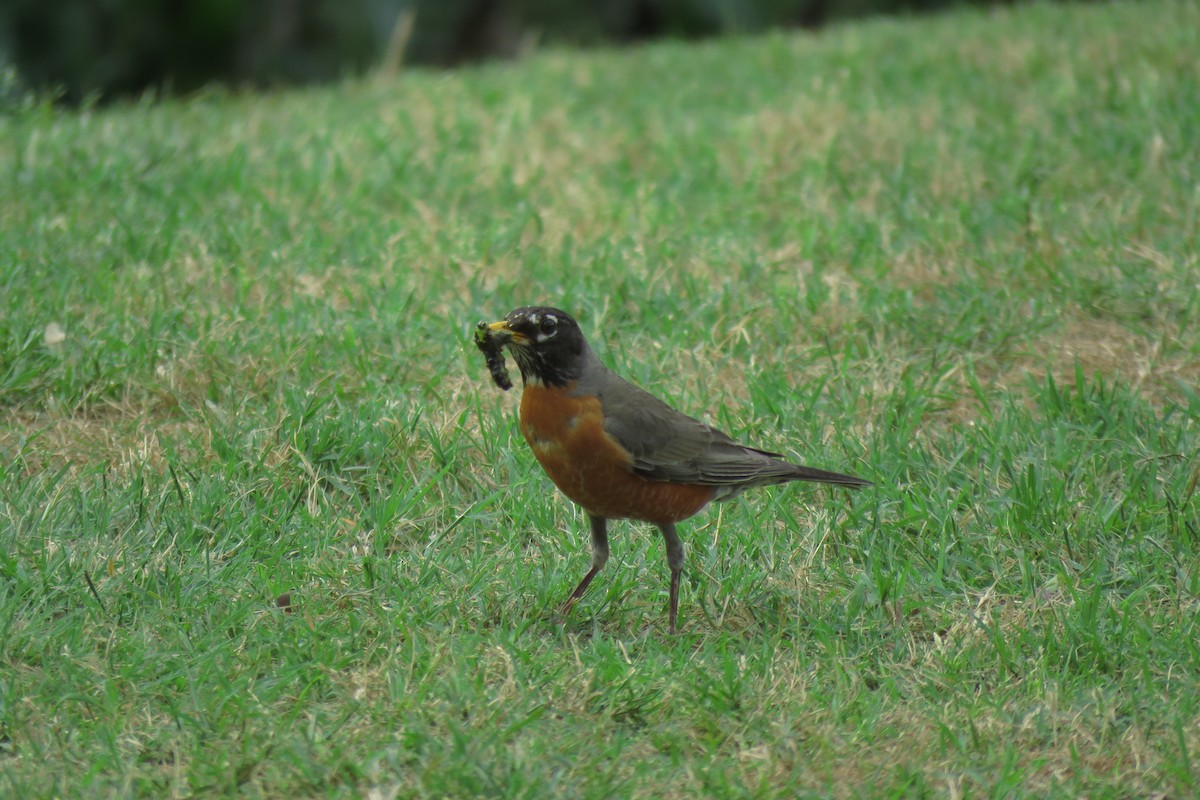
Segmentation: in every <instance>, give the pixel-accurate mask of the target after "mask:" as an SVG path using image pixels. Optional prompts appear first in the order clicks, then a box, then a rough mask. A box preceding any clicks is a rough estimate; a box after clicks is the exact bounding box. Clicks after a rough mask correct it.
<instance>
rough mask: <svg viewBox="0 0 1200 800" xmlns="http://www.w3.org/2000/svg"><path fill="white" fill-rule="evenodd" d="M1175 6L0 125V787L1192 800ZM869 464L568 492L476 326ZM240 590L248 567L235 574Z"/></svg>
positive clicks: (737, 429) (12, 115)
mask: <svg viewBox="0 0 1200 800" xmlns="http://www.w3.org/2000/svg"><path fill="white" fill-rule="evenodd" d="M1197 52H1200V6H1197V5H1196V4H1194V3H1191V2H1182V0H1180V1H1170V0H1156V1H1155V2H1140V3H1136V2H1126V3H1114V4H1095V5H1077V6H1059V7H1052V6H1048V5H1041V4H1034V5H1025V6H1021V7H1018V8H1016V9H1011V10H1004V11H999V12H994V13H983V12H965V11H964V12H958V13H953V14H949V15H945V16H938V17H926V18H915V19H907V20H879V21H871V22H866V23H862V24H855V25H845V26H839V27H835V28H833V29H830V30H828V31H827V32H824V33H821V34H819V35H810V34H802V33H776V34H770V35H765V36H758V37H745V38H736V39H728V40H721V41H711V42H702V43H693V44H684V43H661V44H654V45H647V46H644V47H638V48H632V49H627V50H598V51H591V52H583V53H580V52H567V51H558V50H553V49H547V50H542V51H538V52H534V53H532V54H530V55H529V56H528V57H527V58H525V59H523V60H522V61H520V62H518V63H514V64H502V65H490V66H483V67H478V68H473V69H468V70H463V71H459V72H454V73H439V72H424V71H411V72H405V73H403V74H400V75H398V76H394V77H390V78H384V77H369V78H361V79H349V80H346V81H344V82H342V83H339V84H338V85H334V86H328V87H321V88H314V89H307V90H302V91H289V92H279V93H270V94H260V93H259V94H256V93H249V92H236V91H221V90H213V91H210V92H206V93H204V94H202V95H199V96H195V97H190V98H186V99H183V100H168V101H153V100H150V99H147V100H146V101H144V102H138V103H131V104H128V105H124V106H119V107H113V108H104V109H88V110H82V111H75V112H67V111H60V110H56V109H54V108H53V107H51V106H50V105H48V104H46V103H45V102H42V101H39V100H38V99H37V98H29V99H26V100H20V99H12V98H10V100H9V101H8V103H7V105H6V106H5V107H4V109H3V113H2V114H0V796H5V797H13V798H38V797H87V798H93V797H129V796H140V797H153V798H164V797H191V796H222V795H234V794H237V795H240V796H247V797H270V798H277V797H289V798H303V797H347V798H349V797H370V798H408V797H431V798H432V797H480V796H493V797H504V798H541V797H583V798H601V797H647V798H649V797H654V798H676V797H709V796H711V797H797V796H799V797H834V798H843V797H864V798H867V797H869V798H888V797H921V796H945V797H952V798H976V797H1039V798H1041V797H1064V798H1066V797H1079V796H1087V797H1090V798H1118V797H1122V798H1123V797H1130V796H1139V797H1185V796H1189V795H1193V794H1195V793H1196V792H1198V791H1200V786H1198V784H1200V763H1197V759H1200V631H1198V630H1197V612H1198V611H1200V510H1198V506H1200V497H1197V483H1198V481H1200V462H1198V461H1197V456H1198V453H1200V392H1198V391H1197V381H1198V379H1200V327H1198V326H1197V322H1196V321H1197V320H1198V319H1200V255H1198V254H1200V241H1198V233H1200V147H1198V146H1197V143H1198V142H1200V66H1198V63H1200V62H1198V61H1197V58H1196V53H1197ZM535 303H536V304H550V305H555V306H559V307H561V308H563V309H566V310H568V311H570V312H571V313H573V314H575V315H576V316H577V317H578V318H579V320H580V323H581V325H582V327H583V329H584V332H585V334H586V335H587V336H588V337H589V339H590V341H591V342H592V344H593V346H594V347H595V349H596V350H597V352H598V353H599V354H600V355H601V357H602V358H603V359H604V360H605V361H606V362H607V363H608V364H609V365H610V366H612V367H613V368H614V369H616V370H617V371H618V372H620V373H621V374H623V375H625V376H626V377H628V378H630V379H632V380H634V381H636V382H638V383H640V384H642V385H643V386H645V387H647V388H649V389H651V390H652V391H654V392H655V393H657V394H659V395H660V396H662V397H664V398H665V399H667V400H669V401H670V402H671V403H672V404H673V405H675V406H676V407H678V408H680V409H682V410H684V411H686V412H688V413H690V414H693V415H696V416H699V417H701V418H703V419H705V420H707V421H710V422H711V423H712V424H715V425H718V426H719V427H721V428H723V429H725V430H727V431H729V432H730V433H731V434H732V435H734V436H735V437H736V438H738V439H740V440H744V441H746V442H748V443H752V444H754V445H756V446H758V447H762V448H765V449H768V450H775V451H779V452H782V453H786V454H788V456H789V457H790V458H793V459H794V460H797V461H800V462H802V463H806V464H809V465H812V466H817V467H823V468H826V469H832V470H836V471H840V472H851V473H853V474H857V475H861V476H862V477H865V478H868V479H870V480H873V481H874V482H875V484H876V485H875V486H874V487H872V488H869V489H865V490H862V491H859V492H849V491H846V490H842V489H833V488H828V487H814V486H806V485H791V486H786V487H775V488H771V489H765V490H759V491H756V492H754V493H751V494H747V495H745V496H743V497H742V498H740V499H738V500H737V501H735V502H733V503H729V504H723V505H719V506H715V507H712V508H710V509H709V510H707V511H705V512H704V513H702V514H701V515H699V516H698V517H696V518H694V519H693V520H690V521H689V522H687V523H684V524H682V525H681V534H682V536H683V539H684V542H685V545H686V547H687V565H686V567H685V571H684V585H683V590H682V601H681V609H680V627H681V631H680V633H679V634H678V635H675V636H671V635H669V634H668V633H667V629H666V628H667V626H666V588H667V567H666V562H665V556H664V554H663V547H662V541H661V537H659V536H658V534H657V532H656V531H654V529H653V528H650V527H647V526H643V525H634V524H630V523H626V522H617V523H614V524H613V525H612V526H611V529H610V535H611V539H612V545H613V559H612V561H610V562H609V566H608V568H607V569H606V570H605V571H603V572H602V573H601V574H600V575H599V577H598V578H597V579H596V581H595V583H593V584H592V587H591V589H590V590H589V592H588V594H587V595H586V596H585V597H584V598H583V600H582V601H581V602H580V603H579V604H578V605H577V606H576V607H575V608H574V610H573V611H572V612H571V614H570V615H569V617H567V618H566V619H565V621H564V620H562V619H561V618H560V617H559V616H558V614H557V607H558V605H559V604H560V603H561V601H562V600H563V599H564V598H565V597H566V595H567V594H568V593H569V592H570V590H571V589H572V588H573V587H574V585H575V583H576V582H577V581H578V580H579V578H580V577H581V576H582V575H583V573H584V572H585V571H586V569H587V566H588V562H589V546H588V536H587V524H586V520H585V519H584V518H583V516H582V515H581V513H580V512H579V511H578V510H577V509H575V508H574V507H572V506H571V504H570V503H569V502H568V501H567V500H565V499H564V498H563V497H562V496H561V495H560V494H558V493H557V492H556V490H555V489H554V487H553V486H552V485H551V484H550V482H549V481H548V479H547V478H546V477H545V476H544V474H543V473H542V472H541V470H540V468H539V467H538V465H537V463H536V461H535V460H534V458H533V456H532V454H531V452H530V451H529V449H528V447H527V446H526V444H525V442H524V441H523V439H522V438H521V436H520V433H519V432H518V430H517V427H516V404H517V398H518V396H519V390H518V389H514V390H513V391H512V392H509V393H504V392H502V391H500V390H499V389H498V388H497V387H496V386H494V385H493V384H492V382H491V381H490V379H489V376H488V372H487V369H486V367H485V365H484V362H483V359H482V357H481V356H480V354H479V353H478V352H477V351H476V350H475V348H474V346H473V345H472V342H471V334H472V331H473V328H474V325H475V323H476V322H477V321H478V320H480V319H484V320H495V319H499V318H501V317H502V316H503V315H504V314H505V313H506V312H507V311H509V310H510V309H511V308H513V307H515V306H520V305H528V304H535ZM285 593H287V595H288V597H289V599H290V605H288V606H287V608H286V609H285V608H280V607H279V605H278V602H277V599H278V598H279V597H280V596H281V595H284V594H285Z"/></svg>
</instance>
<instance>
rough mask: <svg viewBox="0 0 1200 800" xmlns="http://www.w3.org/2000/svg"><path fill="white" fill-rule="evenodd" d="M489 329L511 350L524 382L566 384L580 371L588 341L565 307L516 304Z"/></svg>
mask: <svg viewBox="0 0 1200 800" xmlns="http://www.w3.org/2000/svg"><path fill="white" fill-rule="evenodd" d="M488 330H489V331H490V332H491V336H492V337H493V338H495V340H496V341H498V342H499V343H500V344H502V345H505V346H506V347H508V349H509V351H510V352H512V354H513V358H514V359H516V362H517V366H518V367H520V368H521V377H522V378H523V379H524V381H525V383H535V384H542V385H545V386H565V385H567V384H568V383H570V382H571V381H574V380H576V379H578V378H579V376H580V373H581V372H582V371H583V366H584V362H585V354H586V353H587V350H588V346H587V342H586V341H585V340H584V338H583V331H581V330H580V329H579V323H577V322H576V321H575V320H574V319H572V318H571V315H570V314H568V313H567V312H565V311H560V310H558V309H557V308H548V307H545V306H530V307H528V308H518V309H515V310H513V311H510V312H509V313H508V316H506V317H505V318H504V319H503V320H502V321H500V322H493V323H492V324H491V325H489V326H488Z"/></svg>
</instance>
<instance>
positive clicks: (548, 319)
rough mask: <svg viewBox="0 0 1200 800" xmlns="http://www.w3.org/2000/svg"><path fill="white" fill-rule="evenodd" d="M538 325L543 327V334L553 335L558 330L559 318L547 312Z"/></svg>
mask: <svg viewBox="0 0 1200 800" xmlns="http://www.w3.org/2000/svg"><path fill="white" fill-rule="evenodd" d="M538 327H539V328H540V329H541V331H542V335H543V336H553V335H554V332H555V331H556V330H558V319H557V318H556V317H554V316H552V315H549V314H547V315H546V316H544V317H542V321H541V322H540V323H539V324H538Z"/></svg>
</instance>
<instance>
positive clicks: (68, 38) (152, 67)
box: [0, 0, 1011, 103]
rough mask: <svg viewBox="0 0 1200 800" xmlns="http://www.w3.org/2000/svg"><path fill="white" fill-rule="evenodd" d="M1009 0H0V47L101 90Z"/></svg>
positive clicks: (129, 90)
mask: <svg viewBox="0 0 1200 800" xmlns="http://www.w3.org/2000/svg"><path fill="white" fill-rule="evenodd" d="M1007 2H1011V0H250V2H245V1H244V0H185V1H184V2H180V1H179V0H58V1H57V2H47V1H46V0H6V2H5V3H3V4H0V61H2V62H7V63H8V64H9V65H10V66H14V67H15V68H16V74H17V77H18V80H19V81H20V83H21V84H22V86H23V87H24V88H32V89H37V90H39V91H46V90H49V91H56V92H59V93H60V94H61V97H62V99H63V100H65V101H67V102H71V103H77V102H80V101H83V100H85V99H88V98H92V99H98V100H110V99H113V98H118V97H122V96H129V95H136V94H139V93H142V92H145V91H147V90H153V91H159V92H189V91H193V90H195V89H198V88H200V87H203V86H205V85H207V84H211V83H221V84H231V85H235V86H242V85H251V86H272V85H284V84H294V83H308V82H314V81H323V80H333V79H336V78H338V77H340V76H342V75H344V74H346V73H355V72H361V71H363V70H365V69H367V68H369V67H371V66H373V65H378V64H381V63H383V64H388V65H390V66H392V67H394V66H396V65H397V64H399V63H401V62H402V61H403V62H407V63H413V64H427V65H429V64H431V65H441V66H453V65H458V64H462V63H465V62H474V61H479V60H484V59H489V58H504V57H512V56H514V55H517V54H519V53H520V52H522V51H523V50H524V49H526V48H527V47H528V46H529V45H530V44H531V43H533V42H550V43H555V44H569V45H595V44H602V43H628V42H636V41H642V40H647V39H653V38H660V37H677V38H697V37H705V36H715V35H720V34H724V33H733V32H753V31H760V30H765V29H769V28H779V27H805V28H818V27H820V26H822V25H826V24H828V23H830V22H834V21H838V20H844V19H849V18H853V17H859V16H864V15H874V14H887V13H920V12H927V11H934V10H940V9H944V8H946V7H949V6H952V5H964V4H971V5H994V4H1006V3H1007Z"/></svg>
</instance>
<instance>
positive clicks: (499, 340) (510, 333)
mask: <svg viewBox="0 0 1200 800" xmlns="http://www.w3.org/2000/svg"><path fill="white" fill-rule="evenodd" d="M487 329H488V335H489V336H491V338H492V341H494V342H496V344H500V345H505V344H515V345H522V344H525V342H526V341H527V340H528V338H529V337H527V336H525V335H524V334H523V333H518V332H517V331H514V330H513V329H512V328H510V327H509V326H508V323H507V322H505V321H504V320H500V321H499V322H493V323H492V324H490V325H488V326H487Z"/></svg>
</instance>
